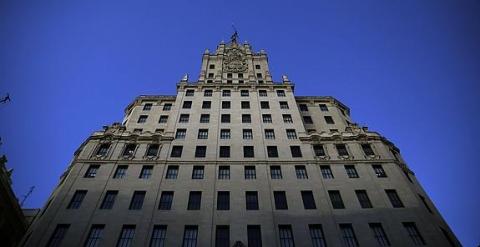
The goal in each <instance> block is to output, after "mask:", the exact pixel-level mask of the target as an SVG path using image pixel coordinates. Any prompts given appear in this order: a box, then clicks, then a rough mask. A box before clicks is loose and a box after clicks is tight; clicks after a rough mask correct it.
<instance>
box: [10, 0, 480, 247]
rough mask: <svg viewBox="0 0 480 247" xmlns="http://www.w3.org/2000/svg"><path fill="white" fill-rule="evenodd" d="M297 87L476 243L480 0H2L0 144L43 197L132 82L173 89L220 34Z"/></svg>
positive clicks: (19, 176) (118, 115) (19, 181)
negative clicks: (394, 149) (345, 123)
mask: <svg viewBox="0 0 480 247" xmlns="http://www.w3.org/2000/svg"><path fill="white" fill-rule="evenodd" d="M232 22H234V23H235V25H236V26H237V28H238V29H239V32H240V38H241V40H248V41H249V42H250V43H251V44H252V45H253V47H254V49H256V50H259V49H265V50H266V51H267V52H268V54H269V58H270V59H269V61H270V66H271V67H270V69H271V72H272V74H273V76H274V79H276V80H277V81H279V80H280V76H281V75H282V74H283V73H286V74H287V75H289V78H290V79H291V80H292V81H294V82H295V83H296V94H297V95H331V96H334V97H336V98H337V99H339V100H340V101H342V102H343V103H345V104H346V105H348V106H349V107H350V108H351V110H352V116H353V118H354V119H355V120H356V121H357V122H358V123H360V124H362V125H366V126H368V127H369V128H370V129H371V130H375V131H379V132H380V133H382V134H383V135H385V136H386V137H387V138H389V139H390V140H392V141H393V142H394V143H395V144H396V145H397V146H398V147H399V148H400V149H401V151H402V155H403V156H404V158H405V159H406V161H407V162H408V164H409V166H410V167H411V168H412V170H413V171H414V172H415V173H416V175H417V178H418V179H419V180H420V182H421V183H422V185H423V186H424V188H425V190H426V191H427V193H428V194H429V196H430V197H431V198H432V200H433V201H434V202H435V204H436V206H437V207H438V208H439V210H440V211H441V212H442V214H443V216H444V217H445V219H446V220H447V222H448V223H449V224H450V226H451V227H452V228H453V230H454V232H455V233H456V234H457V236H458V237H459V238H460V240H461V241H462V243H463V244H464V245H465V246H474V245H475V244H478V243H479V242H480V231H479V229H480V221H479V219H480V213H479V212H480V210H478V208H480V193H479V191H478V190H479V189H480V182H479V181H480V179H479V176H478V174H480V167H479V165H480V164H479V162H478V156H477V155H478V153H479V150H480V145H479V144H478V143H479V142H478V140H480V135H479V131H478V130H476V127H475V126H476V125H477V124H478V123H479V122H480V117H479V106H480V102H479V101H480V100H479V97H480V90H479V89H480V85H479V84H480V45H479V44H480V1H479V0H430V1H427V0H425V1H418V0H393V1H385V0H362V1H360V0H352V1H344V0H338V1H319V0H317V1H298V0H296V1H211V2H202V3H200V1H195V0H191V1H129V2H124V1H110V2H109V1H91V2H90V1H64V0H62V1H17V0H11V1H10V0H2V1H0V96H3V94H4V93H6V92H10V95H11V97H12V99H13V101H12V102H11V103H9V104H6V105H0V136H1V137H2V140H3V145H2V146H1V147H0V154H1V153H5V154H7V156H8V158H9V163H8V166H9V167H12V168H14V169H15V171H14V175H13V187H14V189H15V192H16V193H17V195H18V196H19V197H20V196H21V195H23V194H25V193H26V192H27V191H28V188H29V187H30V186H33V185H34V186H36V190H35V192H34V193H33V195H32V196H31V197H30V198H29V199H28V201H27V202H26V204H25V206H26V207H41V206H42V205H43V204H44V203H45V201H46V199H47V197H48V196H49V194H50V193H51V191H52V190H53V188H54V187H55V186H56V184H57V182H58V178H59V176H60V175H61V173H62V172H63V171H64V170H65V169H66V167H67V165H68V164H69V162H70V160H71V158H72V155H73V152H74V151H75V149H76V148H77V147H78V146H79V145H80V144H81V143H82V142H83V141H84V140H85V139H86V138H87V137H88V136H89V135H90V134H91V133H92V132H93V131H94V130H98V129H101V127H102V126H103V125H105V124H110V123H112V122H115V121H121V120H122V117H123V109H124V107H125V106H126V105H127V104H128V103H130V102H131V101H132V100H133V99H134V97H135V96H137V95H140V94H175V83H177V82H178V81H179V80H180V78H181V77H182V75H183V74H184V73H189V74H190V75H191V78H197V76H198V73H199V69H200V61H201V54H202V52H203V51H204V49H205V48H209V49H210V50H213V49H215V47H216V45H217V44H218V43H219V42H220V41H221V40H222V39H223V40H228V38H229V36H230V34H231V32H232V30H231V26H230V25H231V23H232Z"/></svg>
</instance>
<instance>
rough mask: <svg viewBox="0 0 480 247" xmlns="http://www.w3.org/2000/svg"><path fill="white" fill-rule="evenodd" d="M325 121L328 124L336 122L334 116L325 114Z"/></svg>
mask: <svg viewBox="0 0 480 247" xmlns="http://www.w3.org/2000/svg"><path fill="white" fill-rule="evenodd" d="M324 118H325V122H326V123H327V124H335V122H334V121H333V118H332V117H331V116H325V117H324Z"/></svg>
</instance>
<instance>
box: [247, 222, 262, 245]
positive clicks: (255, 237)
mask: <svg viewBox="0 0 480 247" xmlns="http://www.w3.org/2000/svg"><path fill="white" fill-rule="evenodd" d="M247 238H248V247H262V232H261V230H260V226H259V225H248V226H247Z"/></svg>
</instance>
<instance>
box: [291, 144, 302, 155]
mask: <svg viewBox="0 0 480 247" xmlns="http://www.w3.org/2000/svg"><path fill="white" fill-rule="evenodd" d="M290 152H291V153H292V157H293V158H300V157H302V150H301V149H300V146H290Z"/></svg>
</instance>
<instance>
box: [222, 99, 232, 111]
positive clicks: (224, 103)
mask: <svg viewBox="0 0 480 247" xmlns="http://www.w3.org/2000/svg"><path fill="white" fill-rule="evenodd" d="M230 108H231V104H230V101H222V109H230Z"/></svg>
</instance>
